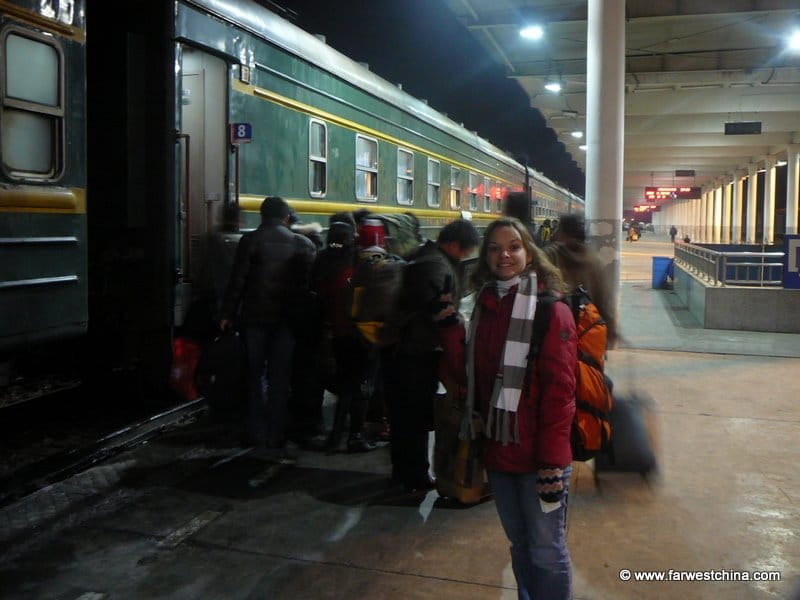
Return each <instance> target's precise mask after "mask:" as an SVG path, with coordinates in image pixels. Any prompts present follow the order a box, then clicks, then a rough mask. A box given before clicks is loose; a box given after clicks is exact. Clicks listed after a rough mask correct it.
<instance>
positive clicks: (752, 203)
mask: <svg viewBox="0 0 800 600" xmlns="http://www.w3.org/2000/svg"><path fill="white" fill-rule="evenodd" d="M756 173H758V167H757V166H756V165H747V230H746V232H745V238H744V239H745V243H746V244H755V243H756V203H757V202H758V198H757V197H756V187H757V186H756Z"/></svg>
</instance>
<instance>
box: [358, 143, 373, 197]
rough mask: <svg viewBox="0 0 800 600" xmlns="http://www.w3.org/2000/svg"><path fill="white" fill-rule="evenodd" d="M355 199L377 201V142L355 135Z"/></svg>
mask: <svg viewBox="0 0 800 600" xmlns="http://www.w3.org/2000/svg"><path fill="white" fill-rule="evenodd" d="M356 198H357V199H358V200H364V201H366V202H376V201H377V200H378V140H375V139H372V138H368V137H364V136H363V135H356Z"/></svg>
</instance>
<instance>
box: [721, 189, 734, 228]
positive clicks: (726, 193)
mask: <svg viewBox="0 0 800 600" xmlns="http://www.w3.org/2000/svg"><path fill="white" fill-rule="evenodd" d="M732 191H733V183H731V182H730V181H728V180H727V178H726V179H725V183H723V184H722V237H721V238H720V242H721V243H723V244H730V243H731V196H732Z"/></svg>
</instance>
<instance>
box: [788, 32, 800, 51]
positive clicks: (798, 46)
mask: <svg viewBox="0 0 800 600" xmlns="http://www.w3.org/2000/svg"><path fill="white" fill-rule="evenodd" d="M788 45H789V49H790V50H794V51H795V52H800V28H796V29H795V30H794V31H792V33H791V34H790V35H789V42H788Z"/></svg>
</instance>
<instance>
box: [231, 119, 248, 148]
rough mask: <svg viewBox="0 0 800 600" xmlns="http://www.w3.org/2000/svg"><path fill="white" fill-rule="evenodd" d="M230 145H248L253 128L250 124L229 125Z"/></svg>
mask: <svg viewBox="0 0 800 600" xmlns="http://www.w3.org/2000/svg"><path fill="white" fill-rule="evenodd" d="M230 130H231V144H249V143H250V142H252V141H253V126H252V125H251V124H250V123H231V124H230Z"/></svg>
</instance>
